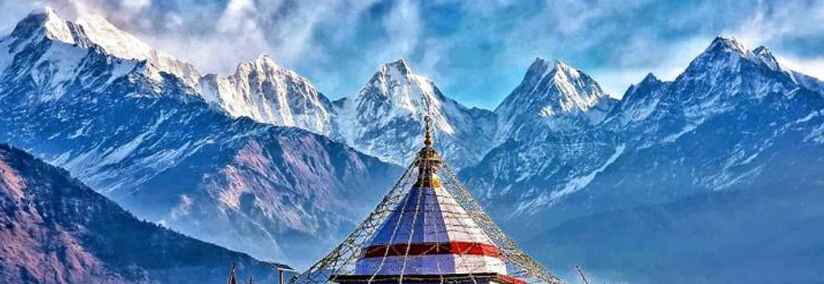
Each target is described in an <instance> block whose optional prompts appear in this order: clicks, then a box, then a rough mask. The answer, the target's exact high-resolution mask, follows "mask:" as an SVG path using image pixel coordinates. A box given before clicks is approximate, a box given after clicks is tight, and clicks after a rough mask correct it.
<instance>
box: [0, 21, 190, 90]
mask: <svg viewBox="0 0 824 284" xmlns="http://www.w3.org/2000/svg"><path fill="white" fill-rule="evenodd" d="M38 35H39V36H42V37H43V38H42V39H47V40H51V41H55V42H60V43H64V44H67V45H70V46H75V47H78V48H91V47H92V46H97V47H99V48H100V49H102V50H103V51H104V52H105V53H106V54H108V55H111V56H113V57H116V58H120V59H125V60H134V61H145V62H147V65H146V69H147V70H146V71H147V73H148V74H149V75H150V76H153V77H155V78H159V76H160V75H159V72H166V73H170V74H173V75H175V76H177V77H178V78H180V79H181V80H183V81H184V82H185V83H187V84H188V85H190V86H191V87H195V86H196V84H197V80H198V78H199V77H200V73H199V72H198V71H197V69H196V68H195V67H194V66H193V65H191V64H189V63H186V62H183V61H180V60H177V59H175V58H173V57H171V56H169V55H167V54H165V53H162V52H160V51H158V50H156V49H153V48H152V47H150V46H149V45H148V44H146V43H144V42H142V41H140V40H139V39H137V38H136V37H134V36H133V35H131V34H129V33H126V32H124V31H122V30H120V29H118V28H117V27H115V26H114V25H113V24H111V23H110V22H109V21H107V20H106V19H105V18H103V17H101V16H99V15H93V14H83V15H80V16H79V17H77V18H76V19H75V20H74V21H67V20H65V19H64V18H62V17H60V15H58V14H57V13H56V12H55V11H54V10H53V9H51V8H49V7H44V8H40V9H36V10H34V11H32V12H31V13H30V14H29V15H28V16H26V17H25V18H24V19H23V20H21V21H20V23H18V26H17V27H16V28H15V30H14V31H13V32H12V34H11V35H9V36H7V37H5V38H3V41H13V42H14V45H15V47H18V48H19V47H20V46H23V45H25V44H23V43H22V42H24V41H28V42H32V41H38V40H41V39H40V38H35V37H36V36H38ZM22 37H26V38H22ZM0 67H2V66H0Z"/></svg>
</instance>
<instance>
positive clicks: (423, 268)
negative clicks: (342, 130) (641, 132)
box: [293, 117, 560, 283]
mask: <svg viewBox="0 0 824 284" xmlns="http://www.w3.org/2000/svg"><path fill="white" fill-rule="evenodd" d="M425 121H426V125H425V127H424V128H425V131H424V143H423V144H424V146H423V147H422V148H421V149H420V151H419V152H418V155H417V156H416V159H415V161H414V162H412V164H411V165H410V166H409V167H408V168H407V170H406V172H405V173H404V174H403V176H402V177H401V178H400V180H399V181H398V183H397V184H396V186H395V187H394V188H392V190H390V192H389V193H388V194H387V195H386V196H385V197H384V199H383V201H381V203H380V204H379V205H378V207H377V208H376V209H375V210H374V211H373V212H372V213H371V214H370V215H369V216H368V217H367V218H366V220H365V221H364V222H363V223H361V224H360V225H359V226H358V228H356V229H355V231H354V232H352V234H350V235H349V236H348V237H347V239H346V240H344V241H343V243H342V244H341V245H339V246H338V247H337V248H335V250H333V251H332V252H331V253H330V254H329V255H327V256H326V257H324V258H323V259H321V260H320V261H318V262H317V263H316V264H315V265H313V266H312V267H311V268H309V270H307V271H306V272H304V273H303V274H301V275H299V276H297V277H296V278H295V279H293V283H328V282H349V283H389V282H403V281H412V282H421V283H424V282H431V281H430V280H438V279H440V281H444V280H445V279H446V281H447V282H453V283H469V282H472V283H478V282H481V283H486V282H491V281H493V280H494V281H495V282H499V283H500V282H503V283H518V282H523V281H529V282H543V283H560V281H559V280H558V279H557V278H556V277H554V276H552V275H550V274H549V273H547V272H545V271H544V269H543V267H542V266H541V265H540V264H538V263H537V262H535V261H533V260H532V259H531V258H529V256H527V255H526V254H525V253H523V252H522V251H521V250H520V249H519V248H518V247H517V246H516V245H515V243H514V242H513V241H512V240H510V239H509V238H508V237H506V235H505V234H504V233H503V232H502V231H501V230H500V228H498V226H497V225H495V224H494V223H493V222H492V219H491V218H489V216H487V215H486V213H484V212H483V210H482V209H481V207H480V206H479V205H478V203H477V202H476V201H475V200H474V198H472V195H471V194H470V193H469V192H468V191H467V190H466V189H465V188H464V187H463V185H461V184H460V182H459V181H458V179H457V178H456V177H455V175H454V174H453V173H452V171H451V170H449V168H448V167H447V166H446V165H445V164H444V163H443V161H442V160H441V158H440V155H439V154H438V152H437V151H436V150H435V148H434V147H433V138H432V133H431V127H430V121H429V118H428V117H427V118H426V119H425ZM413 279H415V280H413ZM484 279H486V280H484ZM477 280H481V281H477ZM436 282H438V281H436Z"/></svg>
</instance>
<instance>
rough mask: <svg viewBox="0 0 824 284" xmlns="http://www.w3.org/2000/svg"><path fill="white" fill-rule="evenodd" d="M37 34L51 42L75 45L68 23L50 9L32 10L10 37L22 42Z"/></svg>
mask: <svg viewBox="0 0 824 284" xmlns="http://www.w3.org/2000/svg"><path fill="white" fill-rule="evenodd" d="M37 33H39V34H42V36H44V37H46V38H48V39H51V40H56V41H62V42H66V43H70V44H72V43H75V40H74V35H73V33H72V31H71V29H70V28H69V24H68V22H67V21H66V20H63V19H62V18H61V17H60V16H58V15H57V13H55V11H54V10H53V9H52V8H50V7H42V8H39V9H34V10H32V11H31V12H30V13H29V15H28V16H26V17H25V18H23V19H22V20H20V22H18V23H17V25H16V26H15V27H14V30H12V33H11V35H10V36H11V37H12V38H15V39H17V40H18V41H22V40H26V39H30V38H32V37H33V36H34V35H35V34H37Z"/></svg>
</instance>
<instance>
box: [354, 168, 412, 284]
mask: <svg viewBox="0 0 824 284" xmlns="http://www.w3.org/2000/svg"><path fill="white" fill-rule="evenodd" d="M415 161H416V162H414V163H412V166H410V167H413V166H416V164H417V163H418V162H419V161H418V160H417V159H416V160H415ZM418 174H420V173H418ZM406 197H407V198H406V199H405V200H404V201H403V206H402V208H401V211H400V215H399V216H398V222H397V223H395V228H394V229H392V235H391V236H389V241H388V243H387V246H386V250H385V251H384V254H383V257H382V258H381V262H380V264H379V265H378V269H375V272H374V273H372V276H371V277H370V278H369V281H367V283H372V280H373V279H374V278H375V276H376V275H377V274H378V272H380V271H381V270H383V265H384V264H385V263H386V257H387V256H388V255H389V248H390V246H388V244H391V243H393V242H394V241H395V236H396V235H397V233H398V228H400V225H401V221H402V220H403V215H404V214H406V205H408V204H409V201H408V200H409V198H412V196H411V195H409V194H407V196H406ZM389 216H390V217H391V216H392V215H391V214H390V215H389Z"/></svg>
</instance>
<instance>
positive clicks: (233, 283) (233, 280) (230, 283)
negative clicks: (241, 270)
mask: <svg viewBox="0 0 824 284" xmlns="http://www.w3.org/2000/svg"><path fill="white" fill-rule="evenodd" d="M236 270H237V264H236V263H232V270H231V271H230V272H229V280H227V281H226V283H227V284H238V283H237V275H236Z"/></svg>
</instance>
